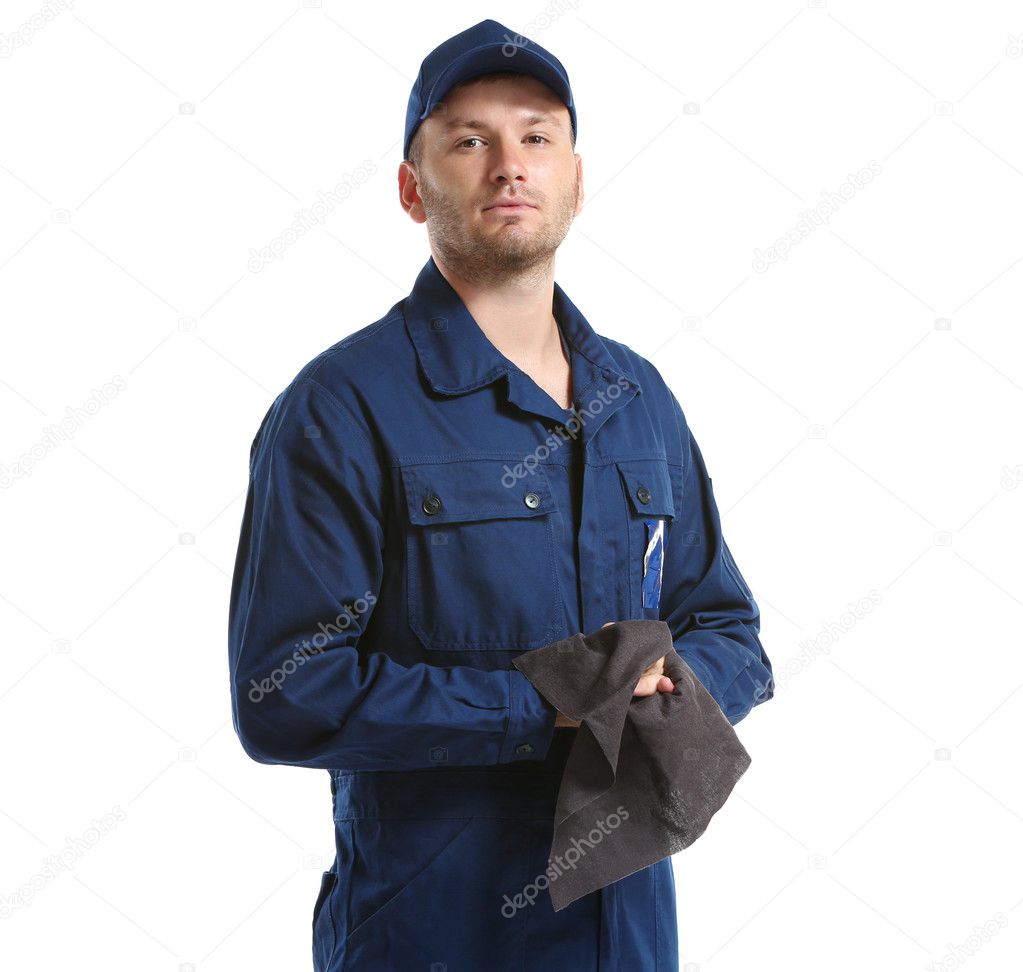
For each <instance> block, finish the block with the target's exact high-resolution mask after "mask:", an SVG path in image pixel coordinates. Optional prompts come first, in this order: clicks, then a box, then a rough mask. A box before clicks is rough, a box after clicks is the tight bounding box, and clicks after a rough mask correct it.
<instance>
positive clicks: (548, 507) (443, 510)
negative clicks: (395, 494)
mask: <svg viewBox="0 0 1023 972" xmlns="http://www.w3.org/2000/svg"><path fill="white" fill-rule="evenodd" d="M521 462H522V459H521V457H519V458H516V459H457V460H452V461H447V462H445V461H439V462H417V463H410V464H407V465H402V467H401V478H402V481H403V483H404V486H405V499H406V502H407V504H408V516H409V520H410V521H411V522H412V523H419V524H424V525H429V524H435V523H452V522H465V521H469V520H494V519H510V518H512V517H529V516H543V515H545V514H547V513H550V512H551V511H552V510H554V509H556V508H557V506H556V504H555V501H554V497H553V495H552V493H551V487H550V483H549V482H548V480H547V474H546V473H545V472H544V470H543V467H542V466H538V467H537V468H536V469H535V470H534V471H533V472H532V473H531V474H527V475H525V476H522V477H516V476H515V475H514V473H513V470H514V469H515V467H516V466H517V465H520V464H521ZM495 552H496V551H495Z"/></svg>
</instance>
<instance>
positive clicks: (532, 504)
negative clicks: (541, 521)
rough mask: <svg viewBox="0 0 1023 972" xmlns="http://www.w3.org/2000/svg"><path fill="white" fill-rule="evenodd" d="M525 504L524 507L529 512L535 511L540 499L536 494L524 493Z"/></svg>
mask: <svg viewBox="0 0 1023 972" xmlns="http://www.w3.org/2000/svg"><path fill="white" fill-rule="evenodd" d="M525 502H526V506H528V507H529V508H530V509H531V510H535V509H536V508H537V507H538V506H539V505H540V497H539V496H537V495H536V493H526V496H525Z"/></svg>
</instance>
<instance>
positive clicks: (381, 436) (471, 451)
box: [229, 257, 774, 972]
mask: <svg viewBox="0 0 1023 972" xmlns="http://www.w3.org/2000/svg"><path fill="white" fill-rule="evenodd" d="M553 310H554V315H555V317H556V319H557V321H558V324H559V327H560V330H561V333H562V336H563V339H564V340H565V341H566V342H567V345H568V349H569V351H570V354H571V359H572V363H573V386H574V388H573V391H574V395H573V403H574V409H573V410H571V411H566V410H564V409H562V408H561V407H560V406H559V405H558V403H556V402H555V401H554V400H553V399H552V398H551V397H550V396H549V395H548V394H547V393H546V392H544V391H543V390H542V389H541V388H540V387H539V386H538V385H537V384H536V383H535V382H534V381H533V380H532V379H531V378H530V377H529V376H528V375H527V374H525V373H524V372H523V371H522V370H521V369H519V368H518V367H516V365H515V364H513V363H512V362H511V361H509V360H508V359H507V358H505V357H504V356H503V355H502V354H501V353H500V352H499V351H498V350H497V349H496V348H495V347H494V345H493V344H492V343H491V342H490V341H489V340H488V339H487V337H486V335H485V334H484V333H483V331H482V330H481V329H480V327H479V326H478V325H477V324H476V322H475V321H474V319H473V318H472V317H471V315H470V314H469V313H468V311H467V309H466V307H465V305H464V303H463V302H462V301H461V299H460V298H459V297H458V295H457V293H456V292H455V291H454V289H453V288H452V287H451V286H450V285H449V284H448V282H447V281H446V280H445V278H444V277H443V276H442V274H441V273H440V271H439V270H438V268H437V266H436V264H435V262H434V260H433V259H432V257H431V258H430V259H429V260H428V261H427V263H426V265H425V266H424V267H423V269H422V271H421V272H420V274H419V277H418V279H417V280H416V282H415V286H414V288H413V290H412V292H411V294H410V295H409V296H408V297H407V298H405V299H403V300H401V301H399V302H398V303H396V304H395V305H394V306H393V307H392V308H391V309H390V310H389V311H388V312H387V313H386V314H385V315H384V316H383V317H382V318H381V319H380V320H378V321H376V322H374V323H372V324H370V325H368V326H366V327H363V328H362V329H360V330H358V331H356V332H355V333H352V334H350V335H349V336H347V337H346V338H344V339H343V340H341V341H339V342H338V343H336V344H335V345H333V346H332V347H330V348H328V349H327V350H325V351H323V352H322V353H321V354H319V355H318V356H316V357H315V358H314V359H313V360H312V361H310V362H309V363H308V364H307V365H306V366H305V367H303V368H302V369H301V370H300V371H299V373H298V374H297V375H296V376H295V378H294V379H293V380H292V381H291V383H290V384H289V385H288V386H287V388H285V389H284V391H283V392H281V394H280V395H279V396H278V397H277V398H276V399H275V401H274V402H273V404H272V405H271V406H270V408H269V410H268V411H267V413H266V415H265V417H264V419H263V421H262V424H261V425H260V427H259V429H258V431H257V433H256V435H255V438H254V440H253V442H252V448H251V453H250V469H249V473H250V479H249V488H248V494H247V498H246V503H245V510H244V514H243V521H242V526H241V536H240V540H239V545H238V552H237V560H236V564H235V572H234V578H233V583H232V590H231V601H230V620H229V656H230V676H231V693H232V707H233V719H234V728H235V731H236V732H237V734H238V736H239V738H240V740H241V743H242V746H243V747H244V749H245V752H246V753H247V754H248V755H249V756H250V757H252V758H253V759H254V760H257V761H259V762H262V763H282V764H288V765H292V766H306V767H315V768H320V769H327V770H329V771H330V781H331V792H332V795H333V800H334V818H335V824H336V831H337V859H336V860H335V862H334V865H333V866H332V867H331V869H330V870H329V871H327V872H326V873H325V874H324V875H323V880H322V885H321V891H320V896H319V899H318V900H317V902H316V907H315V909H314V922H313V929H314V946H313V951H314V965H315V968H316V969H318V970H321V972H323V970H328V969H329V970H341V969H345V970H349V972H354V970H357V969H362V968H367V969H368V968H374V969H386V968H392V967H393V968H395V969H404V968H420V967H421V968H423V969H424V970H432V969H433V968H434V967H436V969H439V970H441V972H454V970H455V969H457V968H463V967H465V968H473V967H474V966H473V964H472V961H473V960H472V949H473V948H476V947H477V943H476V942H475V939H473V937H472V936H473V935H475V934H477V933H478V934H479V936H480V939H479V943H478V947H480V948H481V949H482V948H484V947H485V948H486V954H487V955H488V956H489V958H488V961H487V964H486V967H487V968H489V969H495V970H496V969H503V968H505V967H506V966H505V965H503V964H500V963H501V962H503V961H506V962H507V963H508V964H507V968H509V969H511V968H533V967H535V968H546V967H549V966H548V962H549V961H551V960H554V959H556V960H557V962H558V963H559V964H558V968H559V972H573V970H575V969H579V970H580V972H581V970H582V969H584V968H596V967H597V962H598V961H602V962H603V963H604V964H601V965H600V968H601V969H605V968H617V967H619V966H618V965H614V964H612V963H614V962H618V963H619V965H620V967H621V968H622V969H626V968H628V969H630V970H635V969H640V970H643V969H651V970H660V969H671V970H674V969H676V968H677V939H675V937H674V934H675V932H674V927H673V923H674V914H673V908H674V886H673V884H671V883H670V882H671V879H672V876H671V868H670V866H668V867H664V866H662V865H670V861H662V862H661V865H658V866H655V867H654V868H648V869H646V871H647V872H650V873H645V872H643V873H641V874H640V875H633V876H631V877H630V878H628V879H625V880H624V881H620V882H617V883H616V885H613V886H611V888H608V889H604V891H603V892H595V893H594V894H593V895H589V896H587V899H582V900H581V901H578V902H575V903H574V904H573V906H572V907H570V908H568V909H565V910H564V911H563V912H562V913H560V915H559V916H554V915H553V914H552V913H551V912H550V905H549V901H546V902H545V900H544V899H545V898H546V896H545V895H538V896H537V897H536V898H535V901H534V903H533V904H532V905H531V906H530V908H528V909H522V910H523V911H524V912H525V911H528V915H527V914H517V915H516V916H511V917H510V916H509V915H507V914H505V915H500V907H501V901H500V898H501V894H498V893H497V892H499V891H500V892H502V893H505V892H507V893H509V898H510V899H511V898H514V892H515V891H516V890H520V889H521V888H522V887H523V885H524V884H525V883H527V882H528V881H529V880H530V875H532V876H533V877H534V878H535V877H536V873H539V872H542V870H543V867H544V860H545V858H544V856H543V855H544V853H545V852H546V850H548V849H549V842H550V833H551V831H550V829H549V827H550V823H551V820H550V817H549V816H548V813H550V814H551V815H552V814H553V795H552V794H551V793H548V792H547V790H545V789H544V787H545V786H546V787H547V789H550V788H551V786H552V785H553V788H554V792H556V779H555V777H556V772H557V767H558V765H560V764H558V763H557V760H558V759H559V758H563V756H564V750H565V744H564V742H563V739H564V737H565V736H566V734H570V733H571V732H573V730H562V729H558V730H557V731H555V729H554V719H555V710H554V708H553V707H552V706H551V705H550V704H549V703H548V702H547V701H546V700H545V699H543V697H541V696H540V695H539V694H538V693H537V692H536V690H535V689H534V688H533V687H532V685H531V684H530V682H529V681H528V680H527V679H526V677H525V676H524V675H523V674H522V673H521V672H519V671H518V670H517V669H515V667H514V666H513V665H512V664H511V661H512V659H513V658H514V657H515V656H516V655H517V654H518V653H520V652H523V651H529V650H532V649H535V648H539V647H541V646H543V645H547V644H549V643H551V642H553V641H555V640H558V639H561V638H565V637H568V636H569V635H571V634H573V633H575V632H577V631H579V632H585V633H588V632H592V631H594V630H596V629H597V628H599V627H600V626H601V625H602V624H603V623H604V622H606V621H618V620H624V619H631V618H659V619H661V620H663V621H665V622H667V624H668V625H669V627H670V629H671V633H672V638H673V640H674V646H675V648H676V650H677V651H678V652H679V654H680V655H682V657H683V658H684V659H685V660H686V662H688V664H689V666H690V667H691V668H692V669H693V671H694V672H695V674H696V675H697V677H698V678H700V680H701V681H702V682H703V684H704V685H705V686H706V688H707V689H708V691H709V692H710V694H711V695H712V696H713V697H714V699H715V700H716V701H717V703H718V704H719V705H720V706H721V708H722V710H723V711H724V713H725V715H726V716H727V717H728V719H729V721H730V722H731V723H732V724H735V723H737V722H738V721H739V720H741V719H743V718H744V717H745V716H746V715H747V714H748V713H749V712H750V710H751V709H752V708H753V706H755V705H757V704H759V703H761V702H764V701H766V700H767V699H770V698H771V697H772V695H773V691H774V684H773V680H772V670H771V663H770V661H769V660H768V658H767V655H766V653H765V651H764V649H763V646H762V645H761V643H760V640H759V631H760V614H759V608H758V606H757V603H756V601H755V600H754V598H753V595H752V594H751V592H750V589H749V587H748V586H747V584H746V581H745V580H744V578H743V576H742V574H741V573H740V571H739V569H738V567H737V566H736V563H735V561H734V560H733V558H732V555H731V552H730V550H729V548H728V545H727V544H726V543H725V540H724V537H723V536H722V532H721V523H720V519H719V514H718V510H717V506H716V504H715V500H714V495H713V492H712V489H711V480H710V477H709V475H708V473H707V468H706V466H705V464H704V461H703V457H702V455H701V453H700V449H699V447H698V445H697V443H696V440H695V439H694V438H693V436H692V434H691V432H690V430H689V427H688V425H687V423H686V419H685V416H684V414H683V411H682V408H681V407H680V405H679V403H678V401H677V400H676V398H675V396H674V395H673V394H672V392H671V390H670V389H669V388H668V386H667V385H666V384H665V382H664V380H663V379H662V377H661V375H660V373H659V372H658V371H657V369H656V368H655V367H654V366H653V365H652V364H651V363H650V362H649V361H647V360H646V359H644V358H643V357H641V356H640V355H638V354H637V353H635V352H634V351H632V350H631V349H630V348H629V347H627V346H626V345H624V344H622V343H620V342H617V341H613V340H611V339H609V338H606V337H602V336H600V335H598V334H597V333H596V332H595V331H594V330H593V329H592V327H591V326H590V325H589V324H588V322H587V321H586V319H585V318H584V317H583V315H582V314H581V313H580V312H579V311H578V310H577V309H576V307H575V306H574V305H573V304H572V302H571V301H570V300H569V299H568V297H567V296H566V295H565V293H564V291H563V290H562V289H561V287H560V286H558V285H557V284H555V287H554V305H553ZM441 779H443V781H444V785H443V787H441V786H439V785H438V781H440V780H441ZM509 780H512V781H514V783H513V785H512V786H511V787H508V786H507V782H508V781H509ZM544 781H547V782H544ZM537 787H539V789H537ZM545 794H546V795H545ZM548 798H549V799H550V803H549V807H548V803H547V802H545V801H546V800H547V799H548ZM516 800H518V801H519V803H518V804H515V806H513V801H516ZM530 801H532V802H530ZM516 807H517V808H518V809H516ZM520 810H521V812H519V811H520ZM515 819H517V820H518V822H517V823H516V822H513V821H514V820H515ZM516 827H520V828H521V829H520V830H516V829H515V828H516ZM545 827H546V828H547V829H546V830H545V829H544V828H545ZM545 839H546V842H547V847H546V848H545V847H544V841H545ZM477 850H478V853H476V851H477ZM483 855H485V856H486V857H487V858H488V859H492V860H493V859H496V860H495V861H494V863H493V864H492V865H489V866H488V867H486V868H484V867H483V866H482V865H481V864H480V858H481V857H482V856H483ZM445 861H446V862H447V863H445ZM473 862H474V863H473ZM530 868H532V870H530ZM537 869H539V871H538V870H537ZM483 871H487V872H488V873H482V872H483ZM480 882H483V883H480ZM487 882H489V883H487ZM417 884H418V885H419V890H418V891H417V890H416V885H417ZM445 888H448V889H449V891H448V895H447V897H445V892H444V889H445ZM495 894H496V896H497V899H496V900H497V903H496V905H494V904H493V901H490V902H489V904H488V907H489V911H484V906H483V905H482V904H481V902H482V901H484V900H486V899H487V897H488V896H489V895H495ZM588 899H593V900H588ZM520 900H521V899H520ZM545 904H546V909H544V905H545ZM490 905H493V907H490ZM459 908H462V909H465V908H469V909H473V908H474V909H476V911H475V912H473V911H470V914H477V924H478V925H479V926H480V927H479V928H478V929H476V930H473V928H472V927H469V930H466V927H467V924H468V926H473V919H472V918H467V917H466V916H465V914H464V910H463V913H462V915H461V916H460V917H459V919H458V921H457V922H454V921H453V920H452V918H451V914H452V909H455V910H457V909H459ZM431 909H435V910H436V914H434V913H433V911H432V910H431ZM505 910H506V911H507V910H508V909H507V907H505ZM488 915H491V916H492V918H493V921H491V918H488ZM557 921H566V922H571V923H570V924H566V925H565V926H564V928H562V929H558V930H557V931H558V932H559V934H558V935H555V934H554V932H555V930H556V929H555V928H554V923H555V922H557ZM545 922H547V924H545ZM637 922H638V923H639V924H638V925H637V924H636V923H637ZM403 923H404V924H403ZM456 925H457V926H458V930H457V931H455V930H454V927H455V926H456ZM445 926H446V927H445ZM566 929H571V933H570V937H571V936H572V935H581V936H582V937H583V938H585V939H586V940H585V941H582V940H580V941H579V942H577V943H575V945H574V946H573V945H571V943H570V944H569V945H565V944H563V938H564V935H563V934H562V933H563V932H564V931H565V930H566ZM579 929H584V930H583V931H581V932H580V931H579ZM545 930H546V931H550V932H551V937H549V938H545V937H544V932H545ZM531 934H532V937H531ZM402 936H404V939H405V940H406V944H399V938H401V937H402ZM410 936H411V938H412V941H411V943H408V942H407V939H408V938H409V937H410ZM502 936H503V937H502ZM559 936H560V937H559ZM495 939H496V941H495ZM502 940H503V941H504V946H503V948H504V953H505V954H503V955H502V952H501V949H502V945H501V942H502ZM556 940H557V941H558V942H562V944H560V945H558V946H555V944H554V942H555V941H556ZM556 947H560V948H569V947H573V948H574V949H575V950H574V951H566V952H564V953H563V954H560V953H557V952H556V951H555V948H556ZM673 949H674V950H675V953H676V954H675V955H671V954H670V953H671V951H672V950H673ZM537 950H541V951H542V954H543V956H544V957H543V958H540V957H538V956H539V955H540V954H541V952H540V951H537ZM481 954H482V953H481ZM495 955H496V956H497V957H495ZM591 956H592V961H591ZM531 962H532V964H530V963H531ZM523 963H525V964H523ZM481 967H482V966H481ZM550 967H553V966H550Z"/></svg>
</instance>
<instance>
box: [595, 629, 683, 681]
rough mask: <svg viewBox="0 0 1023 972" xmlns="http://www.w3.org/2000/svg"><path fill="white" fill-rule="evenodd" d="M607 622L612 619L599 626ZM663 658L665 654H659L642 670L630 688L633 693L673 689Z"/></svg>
mask: <svg viewBox="0 0 1023 972" xmlns="http://www.w3.org/2000/svg"><path fill="white" fill-rule="evenodd" d="M609 624H614V621H608V622H606V623H605V624H602V625H601V627H602V628H606V627H607V626H608V625H609ZM664 658H665V656H664V655H661V657H660V658H658V659H657V661H655V662H653V664H651V665H648V666H647V667H646V668H645V669H644V670H643V674H642V675H641V676H640V678H639V681H638V682H637V683H636V687H635V688H634V689H633V690H632V694H633V695H653V694H654V693H655V692H669V693H670V692H674V691H675V683H674V682H673V681H672V680H671V679H670V678H668V676H667V675H665V674H664Z"/></svg>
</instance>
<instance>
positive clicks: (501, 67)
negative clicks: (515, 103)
mask: <svg viewBox="0 0 1023 972" xmlns="http://www.w3.org/2000/svg"><path fill="white" fill-rule="evenodd" d="M492 71H516V72H518V73H519V74H528V75H531V76H532V77H534V78H536V79H537V80H539V81H542V82H543V83H544V84H546V85H547V86H548V87H549V88H551V89H552V90H553V91H554V93H555V94H557V95H558V97H559V98H561V100H562V101H563V102H564V103H565V106H566V107H567V108H568V113H569V115H570V116H571V118H572V133H573V135H575V134H576V132H577V125H576V117H575V102H574V101H573V99H572V88H571V86H570V85H569V83H568V73H567V72H566V71H565V69H564V67H563V66H562V64H561V61H559V60H558V59H557V58H556V57H555V56H554V55H553V54H551V53H550V51H547V50H544V48H542V47H541V46H540V45H539V44H537V43H535V42H534V41H532V40H530V39H529V38H528V37H523V36H521V35H520V34H516V33H515V31H513V30H510V29H509V28H507V27H505V26H504V24H499V23H498V22H497V21H496V20H481V21H480V22H479V23H478V24H476V26H475V27H470V28H468V30H463V31H462V32H461V33H460V34H455V36H454V37H449V38H448V39H447V40H446V41H444V43H443V44H441V45H439V46H438V47H436V48H434V49H433V50H432V51H431V52H430V53H429V54H427V55H426V58H425V60H424V61H423V63H422V65H421V67H420V68H419V77H417V78H416V83H415V84H414V85H412V94H411V95H410V96H409V100H408V111H407V112H406V114H405V155H404V156H403V158H406V159H407V158H408V150H409V145H410V144H411V143H412V136H413V135H415V133H416V129H417V128H418V127H419V125H420V123H421V122H422V121H423V119H424V118H427V117H428V116H429V114H430V112H431V111H433V109H434V108H435V107H436V105H437V102H439V101H442V100H443V99H444V97H445V95H447V93H448V92H449V91H450V90H451V89H452V88H453V87H454V86H455V85H456V84H461V83H462V82H463V81H468V80H469V79H470V78H475V77H477V76H478V75H480V74H489V73H491V72H492Z"/></svg>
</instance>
